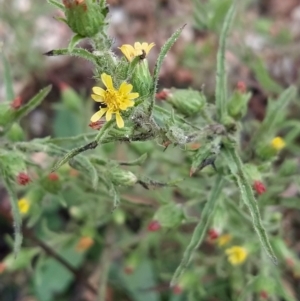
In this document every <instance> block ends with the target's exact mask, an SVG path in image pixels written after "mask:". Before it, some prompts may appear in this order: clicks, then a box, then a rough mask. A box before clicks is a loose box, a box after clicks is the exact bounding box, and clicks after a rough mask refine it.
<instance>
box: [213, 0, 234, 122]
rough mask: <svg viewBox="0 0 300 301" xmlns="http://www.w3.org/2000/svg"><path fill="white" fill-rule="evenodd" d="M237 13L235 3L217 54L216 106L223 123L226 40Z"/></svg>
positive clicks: (225, 88)
mask: <svg viewBox="0 0 300 301" xmlns="http://www.w3.org/2000/svg"><path fill="white" fill-rule="evenodd" d="M234 13H235V2H233V4H232V6H231V7H230V9H229V10H228V12H227V14H226V17H225V21H224V25H223V28H222V32H221V35H220V40H219V50H218V54H217V77H216V106H217V113H218V120H219V121H222V120H223V118H224V117H225V116H226V115H227V106H226V102H227V98H228V97H227V76H226V70H225V51H226V39H227V36H228V32H229V29H230V26H231V23H232V21H233V17H234Z"/></svg>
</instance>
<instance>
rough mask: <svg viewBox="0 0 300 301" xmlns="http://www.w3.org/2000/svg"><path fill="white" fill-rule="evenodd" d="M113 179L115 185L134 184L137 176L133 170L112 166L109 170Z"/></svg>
mask: <svg viewBox="0 0 300 301" xmlns="http://www.w3.org/2000/svg"><path fill="white" fill-rule="evenodd" d="M108 173H109V175H110V178H111V181H112V182H113V183H114V184H115V185H121V186H133V185H134V184H135V183H136V182H137V180H138V179H137V177H136V176H135V174H133V173H132V172H131V171H128V170H124V169H121V168H117V167H115V168H111V169H109V170H108Z"/></svg>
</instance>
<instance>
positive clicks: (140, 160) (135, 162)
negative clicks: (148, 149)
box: [119, 153, 148, 166]
mask: <svg viewBox="0 0 300 301" xmlns="http://www.w3.org/2000/svg"><path fill="white" fill-rule="evenodd" d="M147 156H148V155H147V153H145V154H143V155H141V156H140V157H139V158H137V159H136V160H132V161H128V162H119V164H120V165H125V166H135V165H142V164H143V163H144V162H145V160H146V159H147Z"/></svg>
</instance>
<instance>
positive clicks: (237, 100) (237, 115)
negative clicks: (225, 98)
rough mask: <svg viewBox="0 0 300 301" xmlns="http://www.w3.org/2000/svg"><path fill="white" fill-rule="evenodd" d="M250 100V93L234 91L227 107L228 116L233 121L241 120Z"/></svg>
mask: <svg viewBox="0 0 300 301" xmlns="http://www.w3.org/2000/svg"><path fill="white" fill-rule="evenodd" d="M250 98H251V93H250V92H249V93H246V94H245V93H242V92H240V91H238V90H237V91H235V92H234V93H233V95H232V97H231V99H230V100H229V102H228V105H227V110H228V114H229V115H230V116H231V117H233V118H234V119H241V118H242V117H243V116H245V114H246V112H247V108H248V102H249V100H250Z"/></svg>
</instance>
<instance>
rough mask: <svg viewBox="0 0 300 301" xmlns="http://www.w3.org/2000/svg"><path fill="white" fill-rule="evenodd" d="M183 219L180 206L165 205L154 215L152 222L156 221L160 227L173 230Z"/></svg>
mask: <svg viewBox="0 0 300 301" xmlns="http://www.w3.org/2000/svg"><path fill="white" fill-rule="evenodd" d="M183 219H184V214H183V211H182V206H181V205H180V204H167V205H164V206H161V207H160V208H159V209H158V210H157V212H156V213H155V215H154V217H153V220H156V221H158V223H159V224H160V225H161V227H166V228H173V227H177V226H179V225H180V224H181V222H182V221H183Z"/></svg>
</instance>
